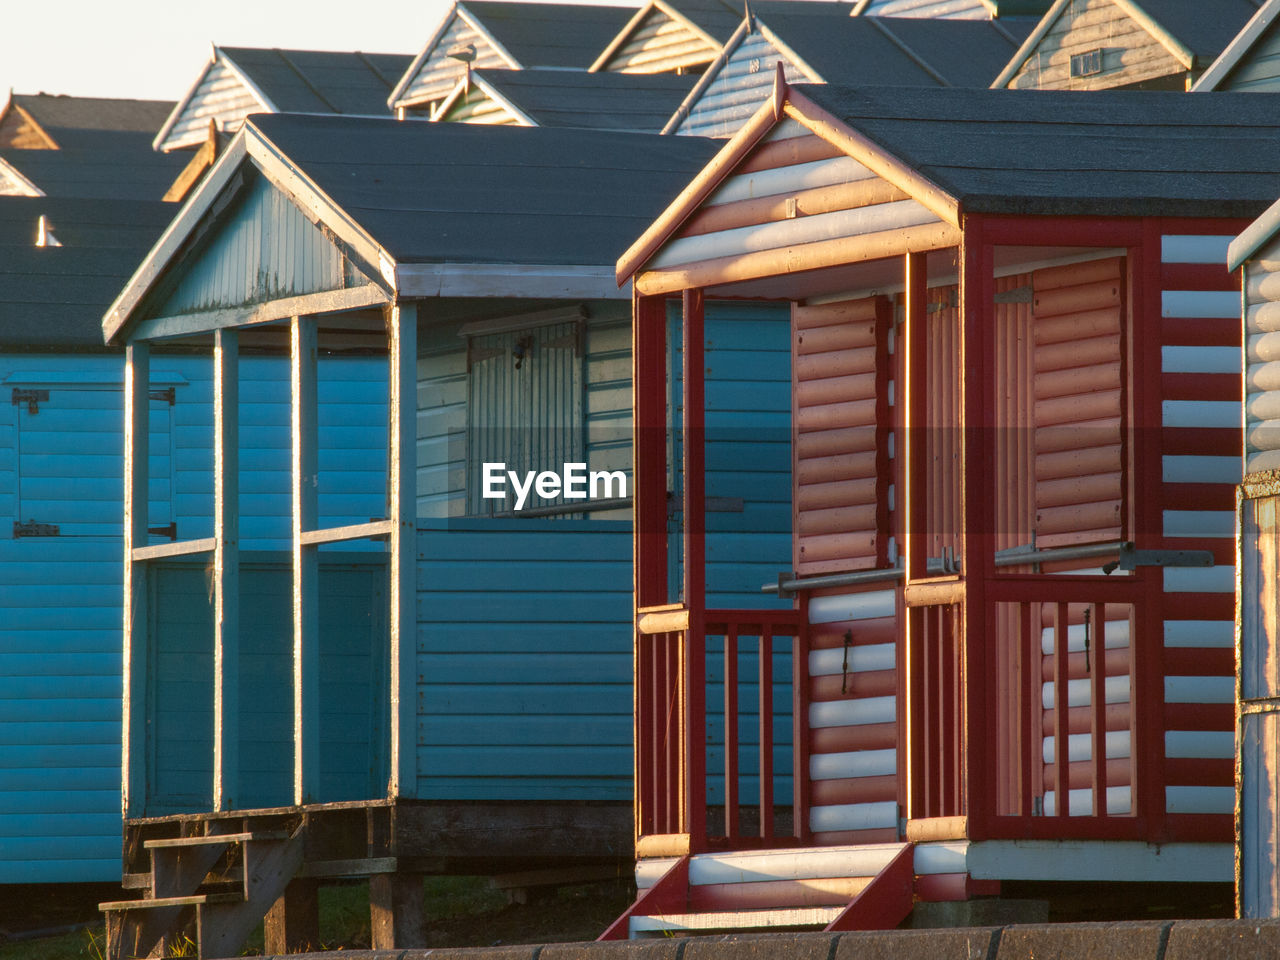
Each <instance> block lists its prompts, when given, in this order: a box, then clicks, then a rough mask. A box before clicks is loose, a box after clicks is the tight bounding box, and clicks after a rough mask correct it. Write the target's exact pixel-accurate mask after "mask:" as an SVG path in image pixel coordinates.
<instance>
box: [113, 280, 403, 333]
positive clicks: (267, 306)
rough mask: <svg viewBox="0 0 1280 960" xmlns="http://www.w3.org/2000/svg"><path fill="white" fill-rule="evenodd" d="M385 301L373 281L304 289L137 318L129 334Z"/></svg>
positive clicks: (221, 325)
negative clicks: (290, 294) (257, 299)
mask: <svg viewBox="0 0 1280 960" xmlns="http://www.w3.org/2000/svg"><path fill="white" fill-rule="evenodd" d="M386 302H387V294H386V292H385V291H384V290H383V289H382V287H380V286H379V285H378V284H376V283H367V284H365V285H364V286H360V287H348V288H347V289H345V290H330V291H327V292H324V293H304V294H301V295H299V296H296V297H284V298H283V299H280V300H271V301H268V302H267V303H254V304H246V305H245V306H242V307H229V308H226V309H221V310H202V311H200V312H198V313H187V314H179V315H177V316H172V317H153V318H151V319H148V320H143V321H140V322H139V323H138V324H137V326H136V327H134V330H133V335H134V337H135V338H137V339H140V340H163V339H165V338H168V337H186V336H191V335H193V334H199V333H209V332H213V331H217V330H225V329H227V328H230V327H250V326H257V325H261V324H267V323H276V322H279V321H281V320H288V319H291V318H292V317H296V316H302V315H305V316H319V315H324V314H328V313H341V312H344V311H347V310H358V309H360V308H362V307H376V306H381V305H382V304H385V303H386Z"/></svg>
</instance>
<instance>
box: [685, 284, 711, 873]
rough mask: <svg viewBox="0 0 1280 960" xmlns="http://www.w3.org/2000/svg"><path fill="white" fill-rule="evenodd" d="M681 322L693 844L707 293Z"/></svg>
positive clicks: (702, 780)
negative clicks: (705, 306) (704, 310)
mask: <svg viewBox="0 0 1280 960" xmlns="http://www.w3.org/2000/svg"><path fill="white" fill-rule="evenodd" d="M683 306H684V318H683V323H682V324H681V331H682V334H681V335H682V338H683V339H682V343H681V347H682V356H683V382H682V391H683V396H684V404H683V407H684V429H683V432H682V437H683V450H684V604H685V606H686V607H687V608H688V610H689V628H688V630H687V631H686V632H685V645H684V654H685V655H684V664H683V667H684V670H683V672H684V680H685V682H684V684H683V685H682V689H681V696H682V698H683V699H684V704H683V706H684V711H685V725H684V726H685V729H684V731H683V733H684V737H683V752H684V755H685V764H684V766H685V776H686V778H687V779H686V780H685V784H684V791H683V793H684V798H683V799H684V803H683V807H684V809H683V816H682V819H683V821H684V827H685V831H686V832H687V833H688V834H689V840H690V845H691V846H690V849H691V850H694V851H695V852H696V851H697V850H698V849H699V848H700V846H701V845H703V844H705V842H706V819H707V803H706V793H707V757H706V696H707V684H706V656H705V644H706V637H705V632H704V631H705V622H704V621H705V615H706V605H707V604H706V599H707V598H706V594H707V571H706V506H707V496H706V389H705V386H706V385H705V382H704V371H705V363H704V357H703V354H704V340H703V299H702V291H701V290H686V291H685V292H684V301H683Z"/></svg>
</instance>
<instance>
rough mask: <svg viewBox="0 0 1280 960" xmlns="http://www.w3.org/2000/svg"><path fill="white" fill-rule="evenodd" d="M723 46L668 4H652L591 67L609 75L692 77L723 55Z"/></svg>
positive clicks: (629, 24)
mask: <svg viewBox="0 0 1280 960" xmlns="http://www.w3.org/2000/svg"><path fill="white" fill-rule="evenodd" d="M720 49H721V48H720V44H718V43H716V42H715V40H714V39H712V38H711V37H708V36H707V35H706V34H705V33H704V32H703V31H701V30H699V29H698V28H697V27H695V26H694V25H693V24H691V23H690V22H689V21H688V20H686V19H685V18H684V17H681V16H677V15H675V13H674V12H673V11H672V10H671V9H670V8H668V7H666V6H665V5H664V4H659V3H650V4H649V6H648V7H646V8H645V9H644V10H643V11H641V13H640V14H638V15H637V16H636V17H634V18H633V19H632V20H631V22H630V23H628V24H627V26H626V28H625V29H624V30H623V31H622V33H620V34H619V35H618V37H617V38H616V39H615V40H614V41H613V42H612V43H611V44H609V46H608V47H607V48H606V49H605V51H604V53H602V54H601V55H600V57H599V59H597V60H596V62H595V63H593V64H592V65H591V67H590V69H591V70H593V71H603V72H606V73H689V72H693V71H694V70H696V69H698V68H699V67H705V66H706V65H707V64H709V63H711V62H712V61H713V60H715V58H716V57H717V55H719V53H720Z"/></svg>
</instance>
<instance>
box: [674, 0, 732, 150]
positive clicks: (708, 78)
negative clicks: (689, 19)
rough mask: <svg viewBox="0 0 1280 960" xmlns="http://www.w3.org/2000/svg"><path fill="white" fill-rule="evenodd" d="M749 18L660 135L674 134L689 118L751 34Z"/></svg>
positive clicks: (687, 95) (706, 71) (687, 96)
mask: <svg viewBox="0 0 1280 960" xmlns="http://www.w3.org/2000/svg"><path fill="white" fill-rule="evenodd" d="M751 23H752V18H751V17H744V18H743V20H742V23H740V24H738V29H736V30H734V31H733V36H731V37H730V38H729V39H728V40H727V41H725V44H724V46H723V47H722V48H721V50H720V53H719V55H718V56H717V57H716V58H715V59H714V60H712V61H711V65H710V66H709V67H708V68H707V69H706V70H704V71H703V73H702V76H700V77H699V78H698V82H697V83H695V84H694V85H693V89H692V90H690V91H689V92H688V93H687V94H686V95H685V98H684V99H683V100H681V101H680V106H678V107H676V111H675V113H673V114H672V115H671V119H670V120H668V121H667V122H666V124H665V125H664V126H663V128H662V129H661V130H660V131H659V132H660V133H664V134H667V133H675V132H677V131H678V130H679V129H680V125H681V124H682V123H684V122H685V120H687V119H688V118H689V113H690V111H692V110H693V105H694V104H695V103H697V102H698V101H699V100H700V99H702V95H703V94H704V93H705V92H706V90H707V88H708V87H709V86H711V84H712V83H714V82H715V79H716V77H718V76H719V75H720V71H721V70H723V69H724V67H725V64H727V63H728V62H729V58H730V57H732V56H733V53H734V51H735V50H737V49H738V47H739V46H741V45H742V41H743V40H744V39H746V37H747V36H748V35H749V34H750V33H751Z"/></svg>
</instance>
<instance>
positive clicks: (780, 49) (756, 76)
mask: <svg viewBox="0 0 1280 960" xmlns="http://www.w3.org/2000/svg"><path fill="white" fill-rule="evenodd" d="M779 63H781V64H782V69H783V74H784V76H785V77H786V80H787V82H788V83H805V82H813V83H821V82H823V78H822V77H820V76H818V75H817V74H816V73H815V72H814V71H813V70H811V69H810V68H809V67H808V65H807V64H804V63H801V62H800V61H799V58H797V57H796V56H795V55H794V54H793V53H792V52H791V51H790V50H788V49H787V48H786V46H785V45H784V44H783V43H782V42H781V41H780V40H779V39H778V38H777V37H775V36H774V35H773V34H772V32H770V31H769V30H768V29H767V28H765V27H764V26H763V25H762V24H760V23H759V22H754V23H753V24H752V26H751V29H750V31H749V32H747V33H746V34H745V35H742V34H741V32H739V33H736V34H734V37H733V39H731V40H730V41H729V43H728V44H726V45H725V48H724V51H723V52H722V53H721V55H720V59H719V60H718V61H717V62H716V64H715V65H714V66H713V67H712V68H711V70H708V71H707V75H706V76H704V77H703V78H702V80H701V81H699V83H698V85H697V86H696V87H694V89H693V90H692V91H691V92H690V94H689V96H688V97H687V98H686V99H685V102H684V103H682V104H681V105H680V109H679V110H678V111H677V113H676V117H673V118H672V121H673V122H672V123H669V124H668V125H667V128H666V129H665V130H664V131H663V132H664V133H671V132H674V133H678V134H680V135H681V136H689V137H719V138H728V137H731V136H733V135H734V134H735V133H737V132H738V130H739V129H740V128H741V127H742V125H743V124H744V123H745V122H746V121H747V120H748V119H749V118H750V117H751V115H752V114H753V113H754V112H755V110H756V108H757V107H758V106H759V105H760V104H761V103H763V102H764V101H765V100H767V99H768V97H769V91H770V88H771V87H772V85H773V83H774V75H775V73H776V72H777V65H778V64H779ZM677 118H679V119H678V120H677Z"/></svg>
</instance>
